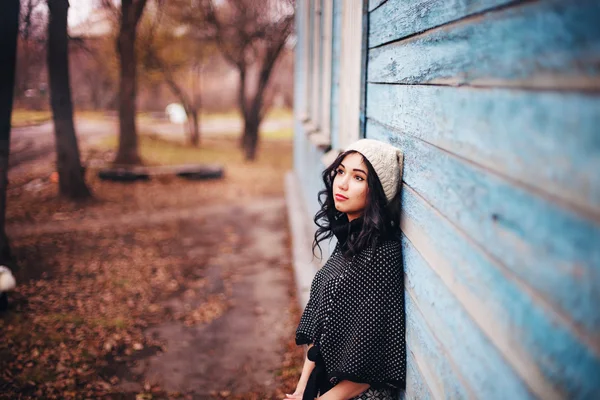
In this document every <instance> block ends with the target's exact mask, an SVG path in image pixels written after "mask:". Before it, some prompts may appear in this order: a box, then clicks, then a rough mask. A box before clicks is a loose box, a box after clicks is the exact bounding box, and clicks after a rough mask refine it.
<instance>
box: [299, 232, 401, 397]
mask: <svg viewBox="0 0 600 400" xmlns="http://www.w3.org/2000/svg"><path fill="white" fill-rule="evenodd" d="M352 222H354V221H352ZM351 226H352V228H351V229H360V227H361V224H360V223H359V222H358V221H357V223H356V224H351ZM336 236H338V244H337V245H336V246H335V249H334V251H333V253H332V254H331V256H330V258H329V259H328V260H327V262H326V263H325V265H324V266H323V268H321V269H320V270H319V271H318V272H317V274H316V275H315V277H314V279H313V281H312V285H311V290H310V297H309V301H308V304H307V305H306V307H305V309H304V312H303V314H302V317H301V319H300V323H299V325H298V328H297V330H296V344H298V345H302V344H311V343H312V344H315V346H317V347H318V350H319V352H320V354H321V356H322V359H323V361H324V364H325V370H326V373H327V380H328V381H329V383H330V384H331V385H332V386H335V385H336V384H337V383H339V382H340V381H342V380H350V381H354V382H361V383H369V384H370V385H371V387H370V389H369V390H367V391H366V392H363V393H362V394H361V395H360V396H358V397H356V399H391V398H395V396H396V393H397V391H398V390H399V389H404V388H405V380H406V344H405V325H404V324H405V316H404V281H403V276H404V275H403V271H402V262H401V244H400V242H399V241H398V240H396V239H392V240H385V241H381V242H380V243H379V244H378V245H377V247H376V248H375V249H372V248H366V249H364V250H363V251H361V252H360V253H358V254H356V255H355V256H353V257H352V258H351V259H347V258H344V256H343V254H342V249H341V247H340V244H339V243H340V242H341V243H344V242H345V237H340V235H339V234H338V233H336ZM325 390H326V389H325ZM321 391H322V390H321ZM321 394H323V393H322V392H321Z"/></svg>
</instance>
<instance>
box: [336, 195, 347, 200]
mask: <svg viewBox="0 0 600 400" xmlns="http://www.w3.org/2000/svg"><path fill="white" fill-rule="evenodd" d="M335 199H336V200H337V201H345V200H348V198H347V197H346V196H342V195H341V194H336V195H335Z"/></svg>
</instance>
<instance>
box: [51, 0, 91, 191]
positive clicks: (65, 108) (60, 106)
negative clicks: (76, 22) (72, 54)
mask: <svg viewBox="0 0 600 400" xmlns="http://www.w3.org/2000/svg"><path fill="white" fill-rule="evenodd" d="M48 11H49V21H48V78H49V81H50V105H51V108H52V116H53V120H54V135H55V137H56V164H57V168H58V176H59V188H60V194H61V195H64V196H67V197H69V198H71V199H83V198H87V197H89V196H90V191H89V190H88V188H87V186H86V184H85V177H84V170H83V168H82V167H81V161H80V157H79V148H78V146H77V136H75V126H74V124H73V103H72V100H71V85H70V84H69V43H68V36H67V16H68V12H69V1H68V0H48Z"/></svg>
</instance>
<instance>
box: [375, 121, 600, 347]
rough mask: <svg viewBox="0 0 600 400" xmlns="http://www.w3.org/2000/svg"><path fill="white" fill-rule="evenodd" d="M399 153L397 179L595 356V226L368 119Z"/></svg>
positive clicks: (598, 330) (599, 274) (598, 238)
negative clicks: (555, 315)
mask: <svg viewBox="0 0 600 400" xmlns="http://www.w3.org/2000/svg"><path fill="white" fill-rule="evenodd" d="M368 133H369V135H368V136H369V137H370V138H376V139H379V140H384V141H388V142H390V143H393V144H394V145H395V146H397V147H399V148H401V149H403V150H404V151H405V161H404V162H405V167H404V181H405V182H406V183H407V185H408V186H410V187H411V188H412V189H413V190H415V191H416V192H417V193H419V195H420V196H422V197H423V198H424V199H426V201H427V202H429V203H430V204H431V205H432V206H433V207H435V209H436V210H439V212H440V213H441V214H443V215H444V216H445V217H446V218H448V219H449V220H450V221H451V222H452V223H453V224H455V225H456V226H457V227H458V228H459V229H461V230H462V231H464V232H465V234H466V235H468V236H469V238H470V240H472V241H473V242H475V243H477V244H478V245H479V246H481V247H482V248H484V249H485V250H486V251H487V252H488V253H489V254H491V255H492V256H493V257H495V258H496V259H497V260H498V261H499V262H500V263H501V264H502V265H503V266H504V267H506V268H508V270H509V271H510V273H511V275H512V276H513V278H511V279H518V280H519V281H521V280H522V281H523V282H524V283H525V284H526V285H527V286H528V287H530V288H532V289H533V290H534V291H535V292H537V293H539V296H541V297H542V298H543V299H544V301H545V302H548V303H549V304H551V306H550V307H551V308H552V309H554V310H556V312H557V313H559V315H561V316H562V317H561V320H563V322H564V323H567V324H569V325H568V326H569V328H570V329H571V330H573V331H574V332H575V333H576V334H577V335H578V337H579V338H580V340H583V341H586V342H587V343H588V344H589V345H590V346H593V348H594V350H595V352H596V353H597V355H598V356H600V313H599V312H598V304H600V290H599V287H600V269H598V266H599V265H600V246H598V243H600V226H598V225H596V224H594V223H593V222H590V221H589V220H587V219H582V218H580V217H579V216H577V215H574V214H572V213H569V212H567V211H565V210H563V209H561V208H559V207H556V206H555V205H553V204H552V203H549V202H547V201H546V200H545V199H542V198H539V197H537V196H535V195H532V194H531V193H528V192H526V191H524V190H521V189H519V188H518V187H515V186H513V185H511V184H510V183H509V182H506V180H504V179H502V178H500V177H498V176H496V175H493V174H489V173H487V172H486V171H485V170H482V169H481V168H477V167H476V166H475V165H473V164H471V163H466V162H464V161H462V160H461V159H458V158H456V157H454V156H452V155H450V154H448V153H446V152H444V151H440V150H439V149H437V148H435V147H434V146H432V145H429V144H427V143H425V142H423V141H421V140H418V139H415V138H413V137H410V136H408V135H404V134H401V133H399V132H394V131H391V130H389V129H385V128H384V127H381V126H380V125H378V124H376V123H374V122H370V123H369V125H368Z"/></svg>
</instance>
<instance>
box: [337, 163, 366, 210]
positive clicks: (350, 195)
mask: <svg viewBox="0 0 600 400" xmlns="http://www.w3.org/2000/svg"><path fill="white" fill-rule="evenodd" d="M367 192H368V186H367V166H366V165H365V163H364V162H363V158H362V155H361V154H360V153H351V154H348V155H347V156H346V157H344V159H343V160H342V163H341V164H340V166H339V167H338V168H337V174H336V176H335V178H334V179H333V200H334V202H335V208H336V209H337V210H338V211H340V212H343V213H346V215H348V220H349V221H352V220H353V219H355V218H358V217H360V216H361V215H362V213H363V212H364V210H365V207H366V206H367Z"/></svg>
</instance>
